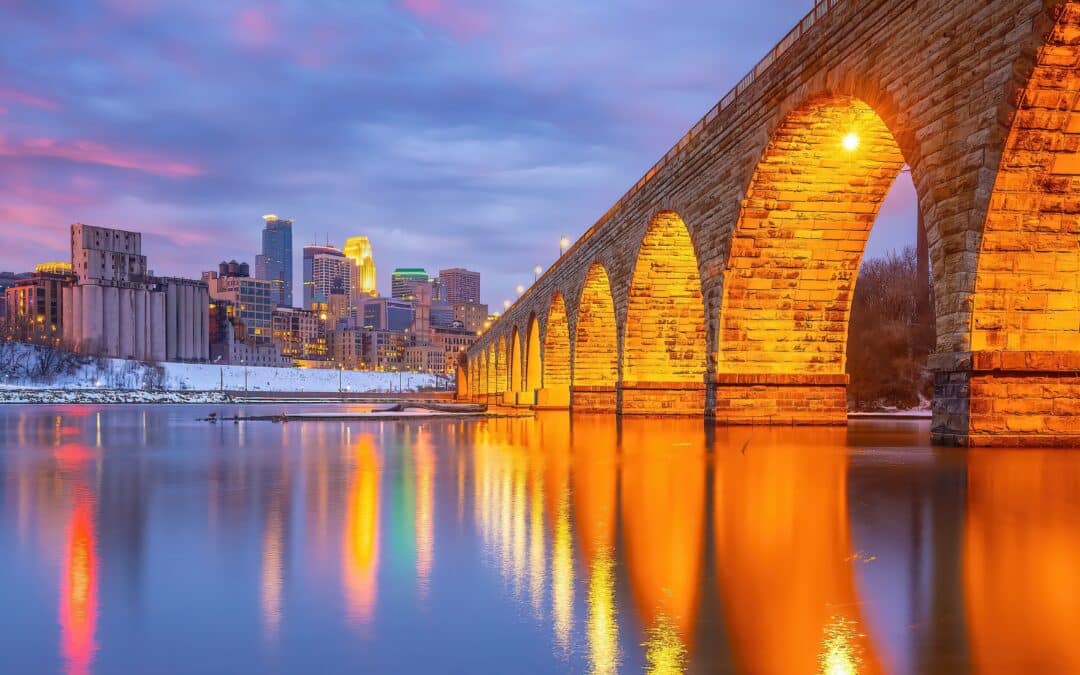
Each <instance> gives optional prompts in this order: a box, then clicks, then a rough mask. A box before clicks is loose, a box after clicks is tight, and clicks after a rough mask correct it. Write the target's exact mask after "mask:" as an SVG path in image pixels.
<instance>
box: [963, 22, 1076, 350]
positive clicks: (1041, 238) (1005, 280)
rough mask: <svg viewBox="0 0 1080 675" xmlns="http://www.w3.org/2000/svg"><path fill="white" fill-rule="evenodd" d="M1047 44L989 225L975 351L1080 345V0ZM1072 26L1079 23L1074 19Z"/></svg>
mask: <svg viewBox="0 0 1080 675" xmlns="http://www.w3.org/2000/svg"><path fill="white" fill-rule="evenodd" d="M1061 12H1062V15H1063V16H1062V19H1061V21H1059V23H1058V24H1057V25H1056V26H1055V27H1054V29H1053V31H1052V32H1051V33H1050V34H1049V36H1048V39H1049V43H1050V44H1049V45H1047V46H1046V47H1044V48H1043V49H1041V50H1039V51H1038V54H1037V56H1036V62H1035V66H1034V69H1033V71H1032V73H1031V76H1030V78H1029V79H1028V82H1027V85H1026V87H1025V88H1024V90H1023V93H1022V95H1021V96H1020V100H1019V105H1018V106H1017V109H1016V110H1015V111H1014V113H1013V123H1012V128H1011V130H1010V131H1009V134H1008V137H1007V139H1006V141H1005V148H1004V153H1003V154H1002V157H1001V163H1000V165H999V167H998V172H997V178H996V180H995V182H994V189H993V192H992V193H991V197H990V205H989V209H988V211H987V214H986V220H985V222H984V225H983V235H982V242H981V245H980V251H979V262H978V266H977V273H976V275H975V288H974V295H973V296H972V325H971V349H972V351H983V350H991V351H1002V350H1007V351H1043V352H1047V351H1080V152H1078V150H1080V140H1078V138H1080V137H1078V136H1077V135H1076V134H1077V132H1078V131H1080V113H1078V112H1072V111H1074V110H1076V109H1077V107H1078V106H1080V87H1078V86H1077V83H1076V78H1077V65H1078V64H1080V45H1078V44H1076V42H1075V39H1072V40H1070V39H1068V38H1067V37H1066V35H1065V32H1066V31H1067V30H1073V31H1075V30H1076V29H1077V28H1080V4H1077V3H1072V4H1070V5H1068V6H1066V7H1065V8H1063V9H1062V10H1061ZM1070 24H1072V25H1070Z"/></svg>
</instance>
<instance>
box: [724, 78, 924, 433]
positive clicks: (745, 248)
mask: <svg viewBox="0 0 1080 675" xmlns="http://www.w3.org/2000/svg"><path fill="white" fill-rule="evenodd" d="M904 163H905V162H904V157H903V154H902V153H901V150H900V147H899V145H898V144H897V142H896V139H895V138H894V136H893V134H892V133H891V132H890V130H889V128H888V127H887V126H886V124H885V122H884V121H883V120H882V119H881V117H880V116H879V115H878V114H877V113H876V112H875V111H874V109H873V108H872V107H870V105H868V104H867V103H866V102H865V101H863V100H862V99H859V98H855V97H852V96H819V97H815V98H812V99H810V100H808V101H807V102H806V103H805V104H804V105H803V106H801V107H799V108H796V109H795V110H794V111H793V112H791V113H789V114H788V115H787V116H786V117H785V119H784V120H783V122H782V123H781V124H780V126H779V127H778V128H777V130H776V131H775V132H774V134H773V136H772V139H771V140H770V142H769V145H768V147H767V148H766V150H765V152H764V155H763V156H762V158H761V160H760V162H759V163H758V166H757V168H756V170H755V173H754V176H753V178H752V179H751V182H750V186H749V188H748V190H747V193H746V198H745V200H744V201H743V204H742V209H741V212H740V215H739V220H738V223H737V225H736V228H735V231H734V232H733V234H732V241H731V249H730V251H729V254H728V260H727V265H726V267H725V270H724V278H723V295H722V300H721V311H720V331H719V340H718V342H719V346H718V353H717V385H718V389H717V413H716V414H717V418H718V419H719V420H723V421H729V422H755V421H761V422H766V421H773V422H776V421H787V422H807V423H816V424H821V423H830V422H831V423H837V424H842V423H846V421H847V401H846V392H845V387H846V382H847V378H846V376H845V375H844V365H845V363H844V360H845V354H846V347H847V326H848V316H849V313H850V310H851V300H852V294H853V291H854V287H855V281H856V278H857V276H858V271H859V265H860V263H861V261H862V254H863V250H864V248H865V246H866V240H867V237H868V236H869V233H870V228H871V227H872V226H873V224H874V220H875V219H876V217H877V213H878V209H879V208H880V206H881V203H882V201H884V199H885V196H886V194H887V193H888V191H889V188H890V187H891V186H892V184H893V182H894V180H895V179H896V177H897V175H899V173H900V169H901V168H902V167H903V166H904Z"/></svg>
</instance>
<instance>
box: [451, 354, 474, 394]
mask: <svg viewBox="0 0 1080 675" xmlns="http://www.w3.org/2000/svg"><path fill="white" fill-rule="evenodd" d="M469 373H470V369H469V364H468V361H466V360H464V359H462V360H461V361H459V362H458V365H457V374H456V377H455V378H454V379H455V380H456V382H455V383H456V385H457V397H458V398H468V397H469V393H470V391H469V389H470V387H469V385H470V382H469V376H470V375H469Z"/></svg>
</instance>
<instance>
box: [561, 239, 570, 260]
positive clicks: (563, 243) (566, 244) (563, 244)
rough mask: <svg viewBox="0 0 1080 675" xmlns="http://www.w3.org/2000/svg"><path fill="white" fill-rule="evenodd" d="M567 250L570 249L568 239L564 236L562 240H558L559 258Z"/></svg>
mask: <svg viewBox="0 0 1080 675" xmlns="http://www.w3.org/2000/svg"><path fill="white" fill-rule="evenodd" d="M568 248H570V237H568V236H566V235H565V234H564V235H563V236H562V238H561V239H559V256H560V257H561V256H562V254H563V253H566V249H568Z"/></svg>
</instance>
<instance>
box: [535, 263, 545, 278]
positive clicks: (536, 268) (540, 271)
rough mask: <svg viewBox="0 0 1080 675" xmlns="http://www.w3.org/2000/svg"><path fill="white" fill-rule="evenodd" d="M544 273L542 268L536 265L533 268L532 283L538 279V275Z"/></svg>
mask: <svg viewBox="0 0 1080 675" xmlns="http://www.w3.org/2000/svg"><path fill="white" fill-rule="evenodd" d="M543 273H544V268H543V267H540V266H539V265H537V266H536V267H534V268H533V281H534V282H535V281H536V280H537V279H539V278H540V275H541V274H543Z"/></svg>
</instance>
